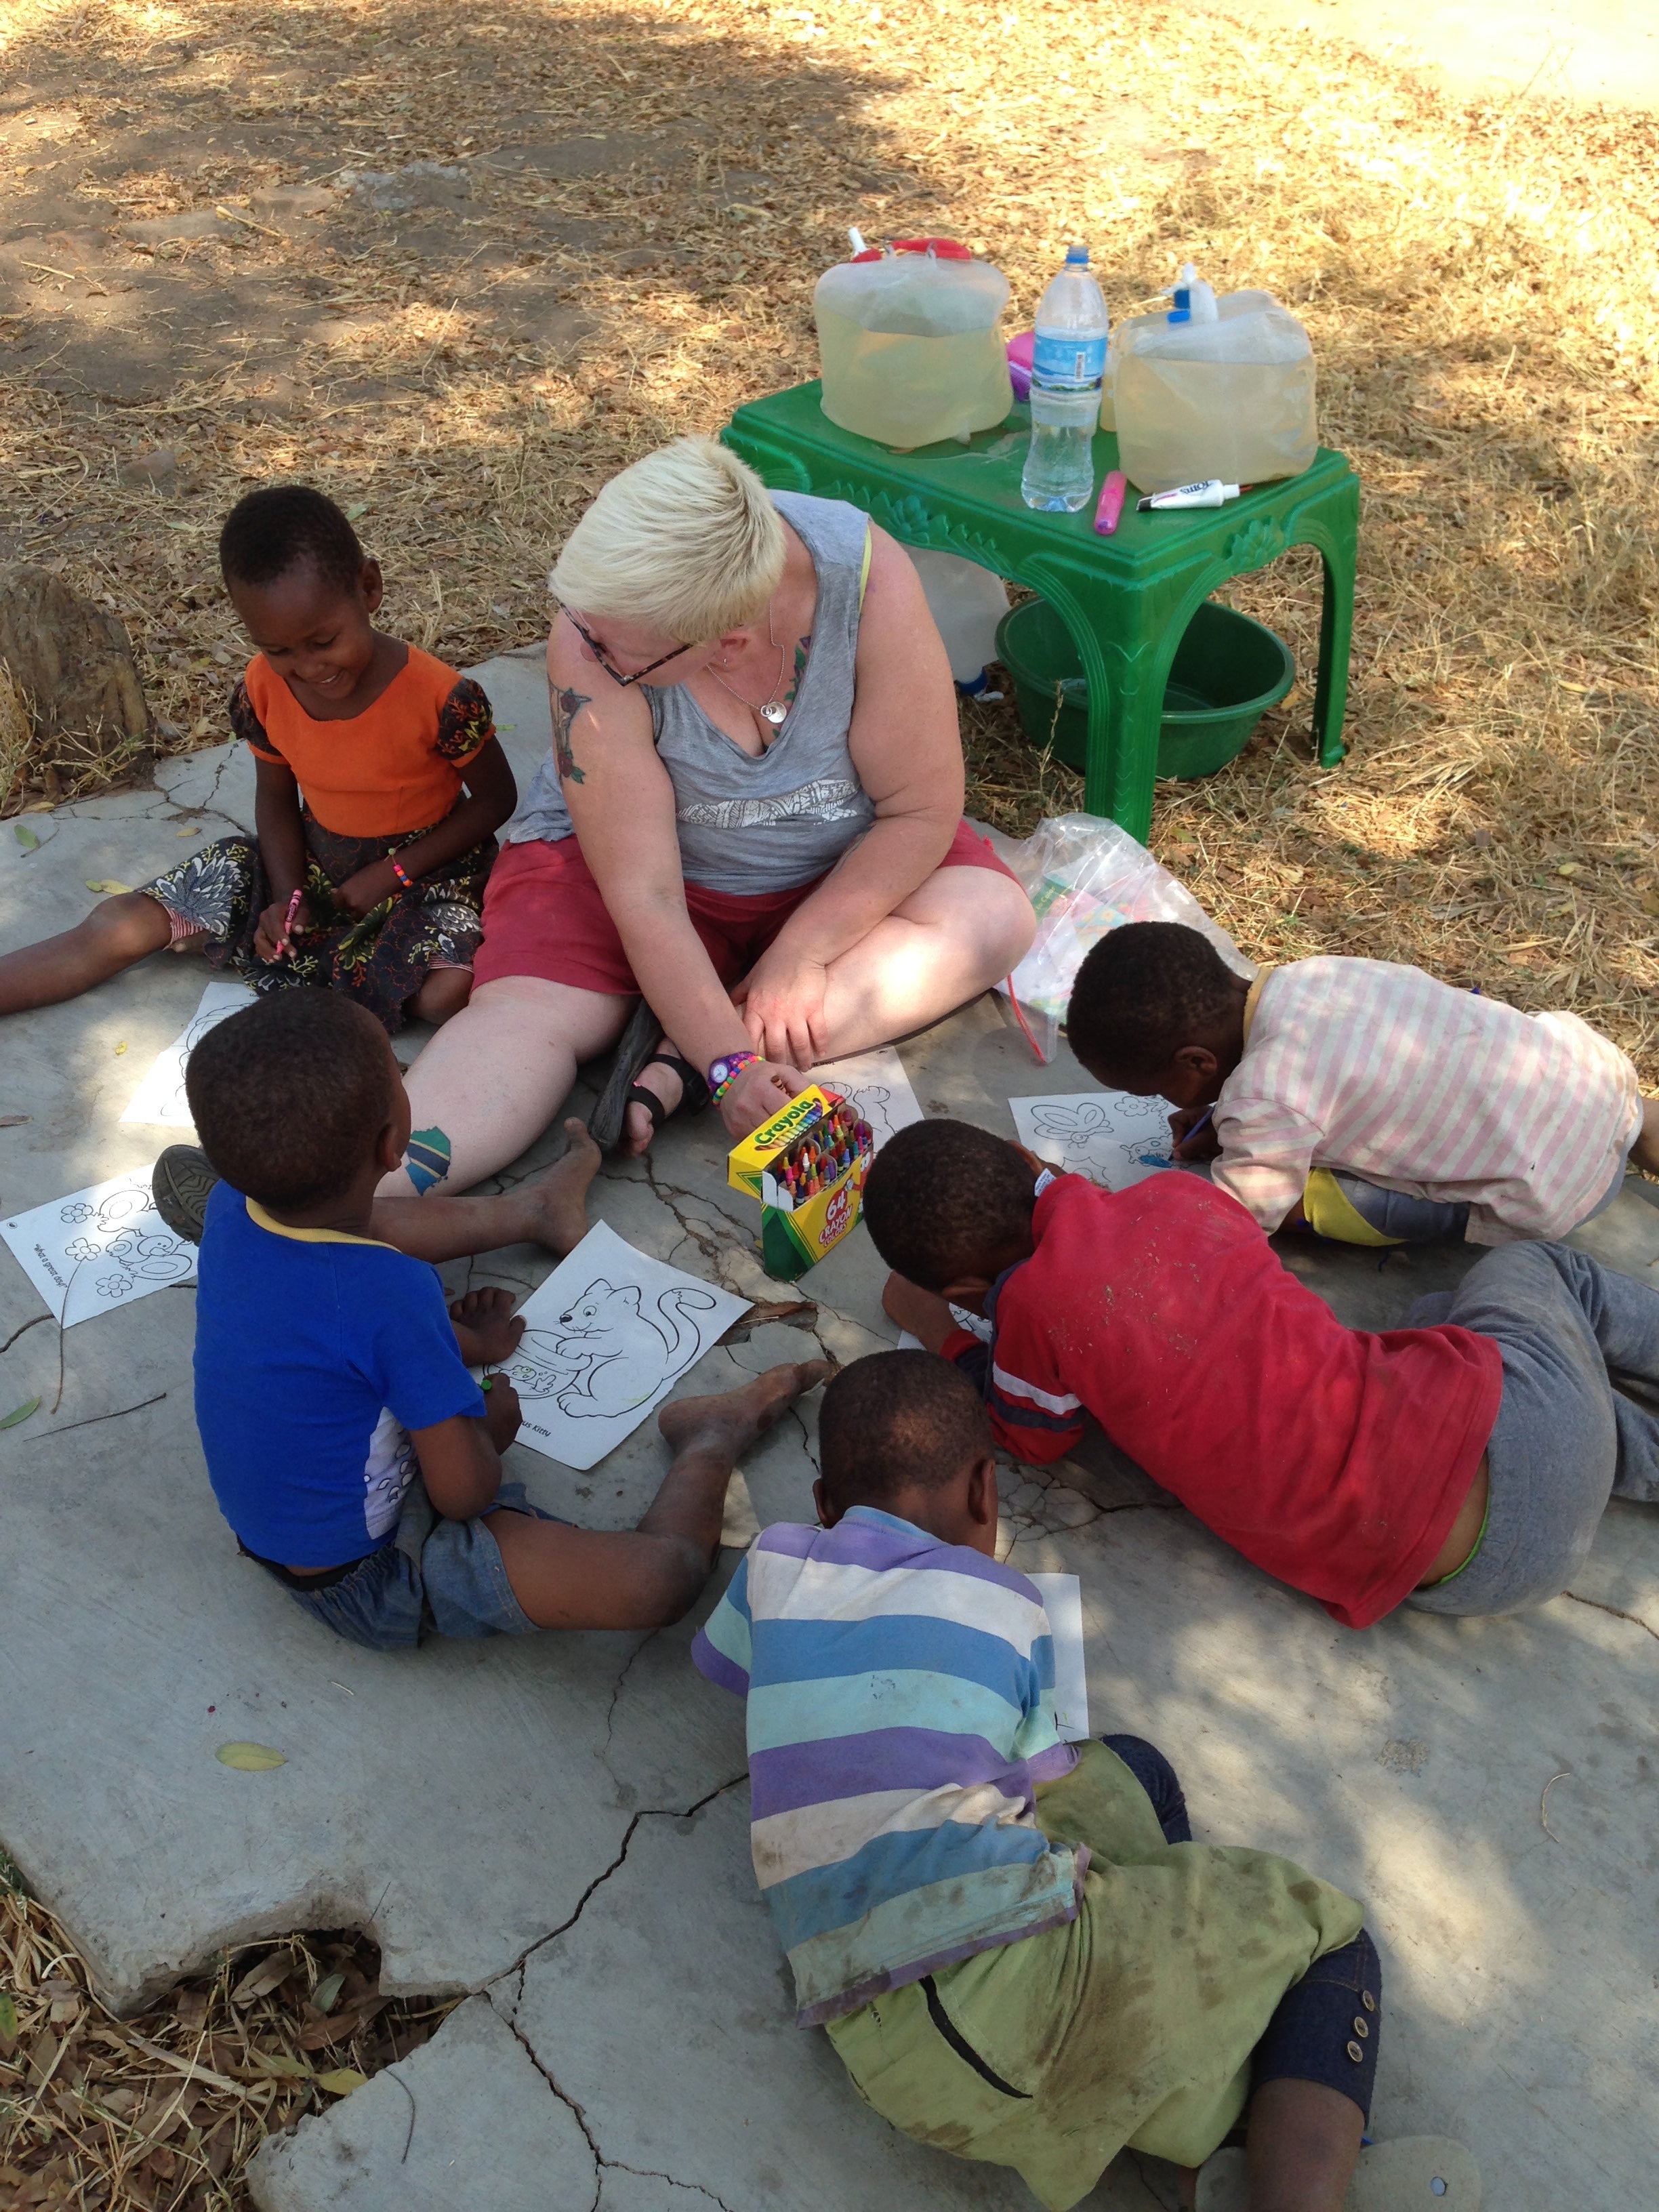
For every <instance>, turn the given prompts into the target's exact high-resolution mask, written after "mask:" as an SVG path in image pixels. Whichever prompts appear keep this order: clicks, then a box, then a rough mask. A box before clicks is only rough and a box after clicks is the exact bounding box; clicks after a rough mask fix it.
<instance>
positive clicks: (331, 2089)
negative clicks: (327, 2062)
mask: <svg viewBox="0 0 1659 2212" xmlns="http://www.w3.org/2000/svg"><path fill="white" fill-rule="evenodd" d="M316 2080H317V2087H319V2089H326V2090H327V2092H328V2093H329V2095H330V2096H331V2097H349V2095H350V2094H351V2093H352V2091H353V2090H354V2089H361V2088H362V2086H363V2084H364V2082H365V2081H368V2075H367V2074H360V2073H359V2072H358V2071H357V2069H356V2067H355V2066H337V2067H336V2068H335V2069H334V2070H333V2072H332V2073H330V2074H319V2075H317V2077H316Z"/></svg>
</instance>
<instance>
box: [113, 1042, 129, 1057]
mask: <svg viewBox="0 0 1659 2212" xmlns="http://www.w3.org/2000/svg"><path fill="white" fill-rule="evenodd" d="M126 1048H127V1041H126V1039H125V1037H123V1038H122V1040H121V1042H120V1043H119V1044H118V1045H117V1046H116V1048H115V1057H116V1058H117V1060H119V1058H120V1057H121V1054H123V1053H124V1052H125V1050H126Z"/></svg>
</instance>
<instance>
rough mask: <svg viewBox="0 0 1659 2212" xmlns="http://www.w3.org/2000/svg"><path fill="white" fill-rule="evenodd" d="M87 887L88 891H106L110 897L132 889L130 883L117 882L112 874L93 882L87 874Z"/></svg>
mask: <svg viewBox="0 0 1659 2212" xmlns="http://www.w3.org/2000/svg"><path fill="white" fill-rule="evenodd" d="M87 889H88V890H89V891H104V892H106V893H107V894H108V895H109V896H111V897H112V898H113V897H118V896H119V895H120V893H121V892H123V891H130V890H131V889H132V885H131V884H118V883H117V882H116V880H115V878H114V877H113V876H110V877H108V878H100V880H99V881H97V882H95V883H94V880H93V878H91V877H90V876H88V878H87Z"/></svg>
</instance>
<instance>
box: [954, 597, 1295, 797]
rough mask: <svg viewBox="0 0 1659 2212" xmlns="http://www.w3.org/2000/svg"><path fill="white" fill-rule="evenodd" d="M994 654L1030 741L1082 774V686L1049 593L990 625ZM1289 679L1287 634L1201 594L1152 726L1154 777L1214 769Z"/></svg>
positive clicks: (1239, 747)
mask: <svg viewBox="0 0 1659 2212" xmlns="http://www.w3.org/2000/svg"><path fill="white" fill-rule="evenodd" d="M997 658H998V659H999V660H1000V662H1001V663H1002V665H1003V666H1004V667H1005V668H1006V670H1007V671H1008V673H1009V674H1010V675H1011V676H1012V678H1013V679H1014V697H1015V699H1016V700H1017V702H1018V706H1019V719H1020V725H1021V726H1022V728H1023V729H1024V732H1025V735H1026V737H1027V738H1028V739H1029V740H1030V743H1031V744H1033V745H1035V746H1036V747H1037V749H1038V750H1040V751H1041V750H1047V748H1048V744H1050V742H1051V738H1052V743H1053V745H1054V757H1055V758H1056V759H1058V760H1062V761H1064V762H1065V763H1066V766H1067V768H1074V769H1078V770H1079V773H1081V771H1082V770H1083V769H1084V768H1085V765H1086V753H1087V748H1088V740H1089V684H1088V679H1087V678H1085V675H1084V674H1083V664H1082V661H1081V659H1080V658H1079V653H1078V649H1077V647H1076V646H1075V645H1073V642H1072V634H1071V632H1070V631H1069V630H1068V629H1066V624H1065V623H1064V622H1063V621H1062V620H1061V619H1060V616H1059V615H1058V614H1057V613H1056V612H1055V611H1054V608H1053V607H1051V606H1050V605H1048V601H1047V600H1046V599H1027V600H1025V601H1024V603H1023V604H1022V605H1019V606H1017V607H1011V608H1010V609H1009V611H1008V612H1007V613H1006V615H1005V616H1004V617H1003V618H1002V620H1001V622H1000V623H999V624H998V625H997ZM1295 678H1296V663H1295V662H1294V661H1293V660H1292V659H1291V650H1290V647H1288V646H1287V645H1286V644H1285V641H1284V639H1283V638H1282V637H1279V635H1276V633H1275V632H1273V630H1270V629H1267V627H1266V626H1265V624H1263V623H1259V622H1252V621H1251V619H1250V617H1249V615H1242V614H1240V613H1239V612H1238V611H1237V609H1236V608H1233V607H1224V606H1220V605H1218V604H1217V603H1216V601H1215V600H1213V599H1206V601H1205V602H1204V605H1202V606H1201V607H1200V609H1199V610H1198V611H1197V613H1196V614H1195V615H1194V617H1193V618H1192V621H1191V623H1189V624H1188V629H1187V635H1186V636H1185V637H1183V638H1182V641H1181V643H1180V644H1179V646H1178V647H1176V657H1175V660H1174V663H1173V665H1172V666H1171V667H1170V680H1169V684H1168V685H1167V687H1166V689H1165V690H1164V719H1163V721H1162V723H1161V725H1160V727H1159V731H1158V774H1159V775H1175V776H1195V775H1214V773H1215V771H1216V769H1218V768H1225V766H1226V764H1227V763H1228V762H1229V761H1230V760H1232V759H1233V758H1235V757H1236V756H1237V754H1239V753H1242V752H1243V750H1244V748H1245V746H1246V745H1247V744H1249V741H1250V733H1251V732H1252V731H1253V730H1254V729H1255V726H1256V724H1257V723H1258V722H1259V721H1260V720H1261V717H1262V716H1263V715H1264V714H1266V713H1267V709H1268V708H1269V707H1276V706H1277V705H1278V704H1279V701H1280V700H1281V699H1282V698H1283V697H1284V696H1285V693H1286V692H1287V691H1288V690H1290V688H1291V684H1292V683H1293V682H1294V680H1295Z"/></svg>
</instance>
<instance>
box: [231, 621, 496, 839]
mask: <svg viewBox="0 0 1659 2212" xmlns="http://www.w3.org/2000/svg"><path fill="white" fill-rule="evenodd" d="M236 688H237V690H238V692H240V694H241V696H240V698H236V697H233V699H232V700H231V702H230V713H231V720H232V723H233V724H234V726H235V728H236V731H237V733H238V735H239V736H241V737H244V738H246V739H247V743H248V750H250V751H251V752H253V753H257V754H258V757H259V758H260V759H261V760H267V761H280V762H282V763H283V765H284V766H285V767H287V768H290V769H293V771H294V774H295V777H296V779H297V780H298V782H299V785H300V788H301V791H303V792H304V793H305V799H306V804H307V806H308V807H309V808H310V809H311V811H312V813H313V815H314V816H315V817H316V818H317V820H318V821H319V823H321V824H322V826H323V828H324V829H331V830H332V831H333V832H334V833H335V835H336V836H340V837H395V836H402V835H403V834H404V833H405V832H406V831H409V830H411V829H431V828H432V827H433V825H434V824H435V823H439V822H441V821H442V820H443V818H444V817H445V815H447V813H448V812H449V811H450V809H451V808H452V807H453V805H454V804H455V802H456V800H457V799H459V797H460V795H461V776H460V771H461V769H464V768H465V766H466V764H467V763H468V762H469V761H470V760H471V759H472V758H473V757H475V756H476V755H477V753H478V751H479V750H481V749H482V748H483V746H484V745H486V744H489V740H490V738H493V737H494V736H495V724H494V722H493V720H492V719H491V715H490V710H489V700H488V699H487V698H486V697H485V696H484V694H483V690H481V689H480V687H479V686H478V685H477V684H475V683H474V682H473V681H472V679H471V677H468V676H460V675H458V674H457V673H456V671H455V670H454V669H453V668H451V667H449V666H448V665H447V664H446V663H445V662H443V661H441V660H435V659H433V657H432V655H431V654H430V653H422V651H421V649H420V647H418V646H415V645H411V646H410V648H409V659H407V660H406V661H405V662H404V665H403V666H402V668H400V669H399V670H398V673H397V674H396V675H395V676H394V677H393V678H392V681H391V683H390V684H387V685H386V690H384V691H382V692H381V694H380V697H379V698H378V699H377V700H376V701H375V702H374V705H373V706H372V707H365V708H364V709H363V711H362V714H353V715H352V716H350V717H349V720H344V721H337V722H318V721H313V719H312V717H311V716H310V715H309V714H307V712H306V710H305V708H303V707H302V706H301V704H300V702H299V701H298V700H297V699H296V698H295V696H294V694H293V692H292V691H291V690H289V687H288V685H287V684H286V683H285V682H284V681H283V678H281V677H280V676H279V675H278V674H277V673H276V670H275V669H274V668H272V666H271V665H270V662H269V661H268V660H267V659H265V657H264V653H256V654H255V656H254V658H253V659H252V660H250V661H249V663H248V665H247V673H246V675H245V676H244V677H243V678H242V681H241V682H240V684H238V685H237V687H236ZM243 708H246V712H243V711H240V710H242V709H243Z"/></svg>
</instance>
